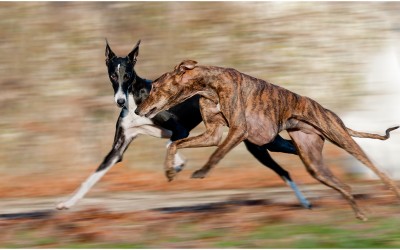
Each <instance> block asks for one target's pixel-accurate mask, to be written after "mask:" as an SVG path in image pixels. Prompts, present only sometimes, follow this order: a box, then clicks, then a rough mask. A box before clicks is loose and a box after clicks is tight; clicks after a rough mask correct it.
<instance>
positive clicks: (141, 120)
mask: <svg viewBox="0 0 400 250" xmlns="http://www.w3.org/2000/svg"><path fill="white" fill-rule="evenodd" d="M136 108H137V105H136V103H135V101H134V100H133V96H132V95H129V96H128V108H126V107H124V109H123V111H122V112H124V113H123V114H122V117H123V122H122V127H124V128H132V127H140V126H142V125H153V124H154V123H153V122H152V121H151V120H150V119H149V118H146V117H143V116H138V115H137V114H135V110H136Z"/></svg>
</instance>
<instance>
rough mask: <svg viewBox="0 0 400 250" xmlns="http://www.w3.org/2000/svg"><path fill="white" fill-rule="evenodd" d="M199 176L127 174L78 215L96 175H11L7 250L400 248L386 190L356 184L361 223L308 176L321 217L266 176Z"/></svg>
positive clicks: (3, 213)
mask: <svg viewBox="0 0 400 250" xmlns="http://www.w3.org/2000/svg"><path fill="white" fill-rule="evenodd" d="M190 173H191V171H184V172H183V173H181V174H180V175H179V177H178V178H177V179H176V180H175V181H173V182H171V183H168V182H167V181H166V180H165V179H163V178H164V176H163V173H162V171H157V172H156V171H139V170H133V169H129V168H124V167H117V168H115V169H112V170H111V171H110V173H109V174H108V175H106V176H105V178H104V180H102V181H101V182H100V183H99V184H98V185H97V186H95V188H93V190H92V191H91V192H90V193H89V194H88V196H87V197H86V198H85V199H84V200H82V201H81V202H80V203H78V204H77V205H76V207H74V208H73V209H71V210H68V211H57V210H55V209H54V207H55V204H56V203H57V202H58V201H61V200H62V199H63V198H65V196H66V194H68V193H70V192H72V191H73V190H74V189H75V188H76V187H77V185H78V184H79V183H80V182H81V181H82V180H83V179H84V178H85V177H86V174H89V173H80V174H77V175H78V176H75V174H73V175H72V176H69V177H68V178H62V179H57V178H42V179H39V180H38V179H37V178H35V176H23V178H24V180H25V181H23V182H21V181H20V180H21V178H22V176H4V178H2V179H3V180H4V181H2V183H1V184H0V191H1V192H0V197H1V198H0V203H1V204H2V205H1V206H0V228H1V229H2V230H1V232H2V233H1V234H0V248H82V247H83V248H239V247H240V248H314V247H317V248H360V247H361V248H371V247H373V248H400V228H399V227H398V225H400V206H399V202H398V201H397V200H396V198H395V196H394V195H393V194H392V193H391V192H390V191H389V190H386V189H385V188H384V187H383V185H382V184H381V183H380V182H377V181H369V182H365V181H364V182H354V181H352V182H350V183H351V186H352V188H353V191H354V194H355V195H356V198H357V200H358V202H359V204H360V206H362V208H363V209H364V210H365V213H366V214H367V216H368V217H369V221H367V222H361V221H358V220H357V219H355V218H354V215H353V212H352V210H351V208H350V206H349V205H348V204H347V203H346V202H345V201H344V200H343V199H342V198H341V196H340V195H339V194H338V193H337V192H336V191H334V190H331V189H328V188H326V187H324V186H322V185H320V184H318V183H316V182H315V181H314V180H312V179H311V178H309V176H308V175H307V174H305V173H304V174H301V173H297V174H295V179H296V181H297V183H298V184H299V186H300V189H301V190H302V191H303V192H304V195H305V196H306V197H307V198H308V199H309V200H310V201H311V202H312V204H313V209H312V210H307V209H304V208H302V207H301V206H300V205H299V203H298V201H297V200H296V198H295V196H294V195H293V193H292V191H291V190H290V189H289V188H288V187H286V186H285V185H284V184H283V183H282V181H281V180H280V179H279V178H276V177H275V176H274V174H273V173H267V172H266V171H265V170H264V169H262V168H254V169H252V168H251V169H248V170H246V173H245V174H243V169H232V170H231V171H229V172H226V169H225V170H224V169H220V170H218V169H216V170H215V172H214V173H213V174H212V175H211V176H210V177H209V178H206V179H204V180H191V179H190V178H189V176H190ZM339 174H340V173H339ZM53 177H54V176H53ZM266 180H268V181H266ZM347 182H348V181H347Z"/></svg>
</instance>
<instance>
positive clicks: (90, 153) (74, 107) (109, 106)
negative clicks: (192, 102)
mask: <svg viewBox="0 0 400 250" xmlns="http://www.w3.org/2000/svg"><path fill="white" fill-rule="evenodd" d="M399 13H400V3H398V2H1V3H0V51H1V56H0V90H1V92H0V117H1V119H0V147H1V148H0V172H7V173H21V172H23V173H32V174H35V173H36V174H44V173H48V172H51V171H58V170H60V169H64V168H65V169H68V168H78V169H79V168H83V167H87V166H94V165H96V164H98V163H100V161H101V159H102V158H103V157H104V156H105V154H106V153H107V152H108V150H109V149H110V146H111V143H112V140H113V135H114V124H115V121H116V118H117V116H118V114H119V110H118V108H117V107H116V105H115V104H114V102H113V91H112V88H111V85H110V83H109V80H108V76H107V72H106V67H105V63H104V59H105V58H104V48H105V38H107V39H108V41H109V43H110V45H111V47H112V49H113V50H114V52H115V53H116V54H117V55H120V56H124V55H126V54H127V53H128V52H129V51H130V50H131V48H132V47H133V45H134V44H135V43H136V41H137V40H138V39H142V43H141V46H140V53H139V59H138V63H137V65H136V72H137V73H138V74H139V75H140V76H141V77H145V78H147V79H155V78H156V77H158V76H159V75H161V74H162V73H164V72H166V71H169V70H171V69H172V68H173V67H174V65H176V64H178V63H179V62H180V61H181V60H182V59H194V60H197V61H198V62H199V63H200V64H206V65H218V66H226V67H233V68H236V69H238V70H239V71H241V72H244V73H247V74H250V75H252V76H255V77H258V78H262V79H268V80H269V81H271V82H273V83H276V84H278V85H281V86H284V87H286V88H289V89H290V90H292V91H294V92H297V93H299V94H303V95H307V96H310V97H311V98H313V99H315V100H317V101H319V102H320V103H322V104H323V105H324V106H325V107H327V108H329V109H331V110H333V111H335V112H337V113H338V114H339V115H344V116H345V117H357V116H366V114H365V113H360V111H370V110H375V108H376V107H377V106H378V105H379V104H381V103H380V102H379V101H377V102H378V103H377V102H375V101H374V102H372V101H366V102H365V101H363V100H370V99H369V98H372V97H374V96H375V97H376V96H377V97H379V98H383V99H387V96H390V95H392V97H391V98H392V99H393V100H395V102H394V103H393V104H391V105H392V106H394V107H393V108H392V109H393V110H394V111H397V108H395V107H398V105H397V104H398V101H397V99H398V97H399V95H398V94H399V93H400V91H398V92H393V89H392V88H391V87H385V86H386V85H385V84H392V85H388V86H399V84H400V83H399V82H395V83H394V84H395V85H393V83H387V82H379V81H378V82H373V81H372V82H371V81H370V82H369V84H370V85H372V86H378V88H372V89H371V88H368V87H367V83H368V81H367V78H368V77H367V76H368V74H369V73H370V72H372V70H371V68H370V67H371V59H373V58H376V57H375V56H376V55H379V53H380V52H381V51H385V48H387V47H388V46H392V47H393V46H394V47H393V50H392V51H393V53H394V56H395V58H397V64H398V61H399V55H400V53H399V49H398V47H396V46H397V44H400V43H399V39H400V14H399ZM392 47H391V48H392ZM395 60H396V59H395ZM395 62H396V61H395ZM382 63H383V62H382ZM382 63H380V62H375V64H377V65H378V66H382V65H383V64H382ZM375 64H374V65H375ZM385 67H386V66H384V65H383V68H385ZM393 70H394V71H396V70H400V68H397V69H396V65H395V66H394V68H393ZM378 72H381V71H379V70H378ZM368 79H375V78H368ZM396 102H397V104H396ZM385 110H386V109H385V108H383V111H379V112H380V113H381V114H383V115H384V116H385V123H383V124H382V123H379V119H380V118H379V117H378V116H375V115H371V114H368V115H367V116H368V117H364V118H366V121H367V122H362V124H364V125H365V126H366V127H365V128H364V127H362V128H363V130H365V131H371V129H372V128H373V127H372V125H371V124H373V123H377V124H379V125H380V127H379V128H377V131H376V132H382V131H383V129H384V128H385V127H388V126H391V125H395V124H399V121H400V114H399V112H398V111H397V114H393V113H391V112H387V113H386V112H385ZM349 119H350V118H349ZM382 119H383V118H382ZM345 121H346V120H345ZM353 124H357V123H356V122H354V123H353ZM348 125H349V127H352V128H354V129H360V127H357V126H355V127H354V126H352V124H348ZM369 125H371V127H369ZM374 129H375V128H374ZM200 130H201V127H200V128H199V129H197V130H196V131H200ZM196 131H194V133H196ZM396 136H397V137H399V136H398V134H397V135H395V136H393V137H396ZM394 140H396V139H394ZM388 143H390V142H388ZM392 143H393V142H392ZM132 144H133V145H131V147H130V149H129V150H128V151H127V153H126V156H125V158H124V159H125V161H126V162H127V165H129V166H130V167H135V168H151V169H155V170H157V171H159V170H160V169H161V168H162V162H163V158H164V154H165V151H164V150H165V143H164V142H162V141H160V140H159V139H155V138H150V137H141V138H139V139H138V140H137V141H135V142H133V143H132ZM389 145H392V146H391V147H392V148H395V147H396V146H397V145H398V141H397V144H396V145H395V144H389ZM194 150H196V151H191V150H187V153H185V156H186V157H187V158H189V159H192V161H191V166H194V167H200V166H201V164H202V163H204V162H205V160H206V157H208V155H209V153H210V152H212V150H213V149H194ZM397 150H398V146H397ZM192 152H196V154H194V153H192ZM386 152H387V151H386ZM380 154H382V153H380ZM397 160H398V159H397ZM249 162H250V163H251V162H252V163H254V164H256V161H255V160H253V159H252V158H251V157H250V155H249V154H248V153H247V152H246V151H245V150H244V147H243V146H242V145H240V146H239V147H238V148H236V149H235V150H234V151H233V152H232V153H230V154H229V155H228V157H227V159H226V160H224V161H222V162H221V165H222V166H224V165H228V164H229V165H230V167H232V166H233V167H234V166H240V165H243V164H245V163H246V164H248V163H249ZM397 171H398V170H397Z"/></svg>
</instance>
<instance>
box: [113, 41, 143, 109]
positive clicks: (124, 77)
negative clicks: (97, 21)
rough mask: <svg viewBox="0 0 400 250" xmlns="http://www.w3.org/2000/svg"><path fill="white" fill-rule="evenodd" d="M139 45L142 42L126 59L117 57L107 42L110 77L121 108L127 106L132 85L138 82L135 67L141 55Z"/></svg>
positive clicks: (115, 96) (116, 99)
mask: <svg viewBox="0 0 400 250" xmlns="http://www.w3.org/2000/svg"><path fill="white" fill-rule="evenodd" d="M139 44H140V40H139V41H138V42H137V43H136V45H135V47H134V48H133V49H132V51H131V52H130V53H129V54H128V55H127V56H126V57H117V56H116V55H115V54H114V52H113V51H112V50H111V48H110V45H108V42H107V40H106V65H107V68H108V76H109V77H110V81H111V83H112V86H113V89H114V100H115V103H116V104H117V105H118V106H119V107H120V108H122V107H124V106H126V105H127V103H128V94H129V92H130V91H131V89H132V84H134V83H135V81H136V73H135V71H134V69H133V67H134V66H135V63H136V60H137V56H138V55H139Z"/></svg>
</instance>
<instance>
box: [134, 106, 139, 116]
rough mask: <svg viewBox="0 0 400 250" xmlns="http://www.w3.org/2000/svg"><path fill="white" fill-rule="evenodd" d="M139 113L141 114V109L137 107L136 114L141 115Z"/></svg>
mask: <svg viewBox="0 0 400 250" xmlns="http://www.w3.org/2000/svg"><path fill="white" fill-rule="evenodd" d="M139 112H140V109H139V107H137V108H136V109H135V114H137V115H139Z"/></svg>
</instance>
